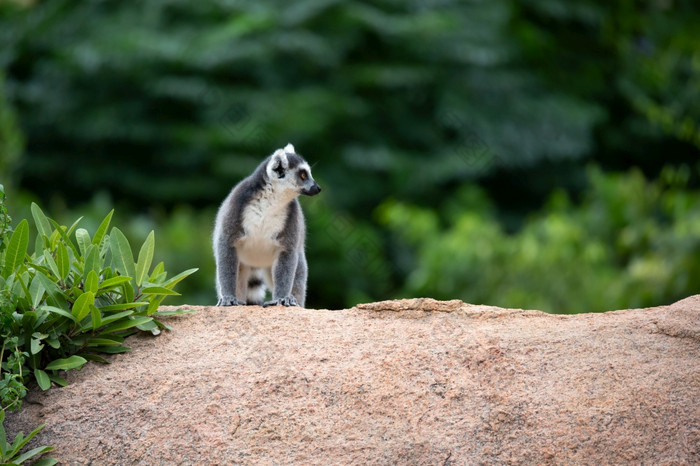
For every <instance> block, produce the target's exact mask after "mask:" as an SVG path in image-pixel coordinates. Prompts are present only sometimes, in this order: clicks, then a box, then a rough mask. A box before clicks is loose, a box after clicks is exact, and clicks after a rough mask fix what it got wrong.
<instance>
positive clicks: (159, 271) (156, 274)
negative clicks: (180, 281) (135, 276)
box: [148, 261, 165, 283]
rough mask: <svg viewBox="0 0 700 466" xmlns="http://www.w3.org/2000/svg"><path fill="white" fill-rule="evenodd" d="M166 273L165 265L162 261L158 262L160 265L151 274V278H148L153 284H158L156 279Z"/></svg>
mask: <svg viewBox="0 0 700 466" xmlns="http://www.w3.org/2000/svg"><path fill="white" fill-rule="evenodd" d="M164 272H165V264H164V263H163V262H162V261H161V262H158V265H156V266H155V268H154V269H153V272H151V276H150V277H149V278H148V281H149V282H151V283H156V279H157V278H158V277H159V276H160V275H161V274H162V273H164Z"/></svg>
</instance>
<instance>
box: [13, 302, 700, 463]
mask: <svg viewBox="0 0 700 466" xmlns="http://www.w3.org/2000/svg"><path fill="white" fill-rule="evenodd" d="M195 309H196V310H197V312H196V313H195V314H191V315H187V316H181V317H177V318H172V319H170V321H169V323H170V324H171V325H172V326H173V327H174V331H173V332H172V333H167V334H163V335H161V336H159V337H147V336H135V337H132V338H131V339H130V343H131V347H132V348H133V351H132V352H130V353H127V354H124V355H118V356H115V357H112V358H111V359H112V364H110V365H100V364H96V363H91V364H89V365H88V366H86V367H85V368H84V369H83V370H82V371H81V372H70V373H69V374H68V379H69V381H70V385H69V386H68V387H66V388H62V389H53V390H50V391H48V392H46V393H41V392H36V391H35V392H32V394H31V395H30V397H29V400H30V401H31V402H28V403H26V404H25V407H24V409H23V410H22V411H21V412H20V413H19V414H14V415H12V416H11V418H10V419H9V430H10V433H13V432H16V431H17V430H18V429H22V430H24V431H25V432H27V431H29V430H31V429H32V428H34V427H35V426H36V425H38V424H39V423H46V424H47V427H46V428H45V429H44V431H43V433H42V434H41V435H40V436H39V442H40V443H41V444H53V445H55V446H56V450H55V452H54V454H53V456H54V457H56V458H58V459H59V460H61V462H62V464H100V465H102V464H105V465H106V464H178V463H179V464H236V463H263V464H289V463H299V464H503V463H529V464H699V463H700V295H698V296H694V297H691V298H688V299H686V300H683V301H680V302H678V303H676V304H674V305H672V306H667V307H657V308H651V309H636V310H625V311H616V312H610V313H605V314H583V315H575V316H555V315H548V314H544V313H541V312H538V311H523V310H508V309H500V308H494V307H488V306H474V305H469V304H465V303H462V302H461V301H449V302H438V301H434V300H431V299H414V300H404V301H390V302H380V303H373V304H367V305H361V306H358V307H357V308H353V309H348V310H342V311H326V310H304V309H299V308H287V309H285V308H265V309H263V308H260V307H241V308H216V307H196V308H195Z"/></svg>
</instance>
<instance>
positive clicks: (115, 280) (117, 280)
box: [100, 276, 131, 290]
mask: <svg viewBox="0 0 700 466" xmlns="http://www.w3.org/2000/svg"><path fill="white" fill-rule="evenodd" d="M130 281H131V277H124V276H116V277H112V278H108V279H107V280H105V281H103V282H102V283H100V290H105V289H107V288H114V287H115V286H119V285H121V284H123V283H127V282H130Z"/></svg>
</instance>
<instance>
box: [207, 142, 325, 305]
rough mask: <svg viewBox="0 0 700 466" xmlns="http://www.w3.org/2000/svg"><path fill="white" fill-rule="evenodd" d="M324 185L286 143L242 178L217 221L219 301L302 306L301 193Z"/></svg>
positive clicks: (304, 269) (308, 193)
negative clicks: (268, 298)
mask: <svg viewBox="0 0 700 466" xmlns="http://www.w3.org/2000/svg"><path fill="white" fill-rule="evenodd" d="M319 192H321V188H320V187H319V185H318V184H316V181H314V179H313V177H312V176H311V168H310V167H309V164H308V163H306V161H305V160H304V159H303V158H302V157H301V156H300V155H298V154H297V153H296V152H295V150H294V146H292V145H291V144H287V146H286V147H285V148H284V149H277V150H276V151H275V152H274V154H272V155H271V156H269V157H268V158H267V159H265V161H263V162H262V163H261V164H260V165H259V166H258V168H257V169H256V170H255V171H254V172H253V174H252V175H250V176H249V177H247V178H246V179H244V180H243V181H241V182H240V183H238V184H237V185H236V186H235V187H234V188H233V190H232V191H231V193H230V194H229V195H228V197H227V198H226V200H224V202H223V204H221V207H220V208H219V212H218V214H217V215H216V224H215V225H214V258H215V259H216V291H217V295H218V298H219V301H218V304H217V305H218V306H236V305H244V304H258V305H259V304H262V303H263V300H264V299H265V291H266V290H265V285H267V287H268V288H270V289H271V290H272V300H271V301H268V302H266V303H264V306H275V305H283V306H301V307H304V303H305V301H306V277H307V265H306V255H305V254H304V239H305V236H306V226H305V225H304V215H303V214H302V211H301V206H300V205H299V201H298V200H297V197H298V196H299V195H300V194H304V195H306V196H315V195H316V194H318V193H319Z"/></svg>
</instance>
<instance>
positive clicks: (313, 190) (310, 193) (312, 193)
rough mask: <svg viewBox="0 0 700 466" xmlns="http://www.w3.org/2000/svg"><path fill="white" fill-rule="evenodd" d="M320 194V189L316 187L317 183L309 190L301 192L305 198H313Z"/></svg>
mask: <svg viewBox="0 0 700 466" xmlns="http://www.w3.org/2000/svg"><path fill="white" fill-rule="evenodd" d="M320 192H321V187H320V186H319V185H318V183H316V182H314V184H313V186H311V187H310V188H305V189H303V190H302V191H301V193H302V194H303V195H305V196H315V195H316V194H318V193H320Z"/></svg>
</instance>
